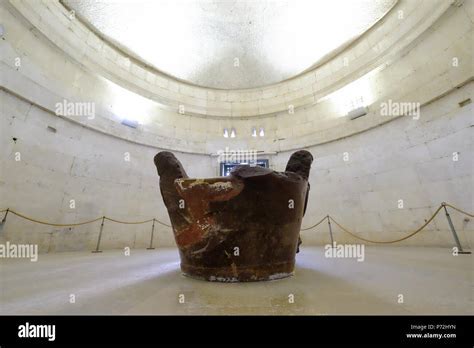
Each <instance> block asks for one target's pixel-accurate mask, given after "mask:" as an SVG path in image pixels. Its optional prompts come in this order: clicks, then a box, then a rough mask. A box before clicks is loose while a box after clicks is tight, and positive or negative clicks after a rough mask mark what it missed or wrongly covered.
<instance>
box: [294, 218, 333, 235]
mask: <svg viewBox="0 0 474 348" xmlns="http://www.w3.org/2000/svg"><path fill="white" fill-rule="evenodd" d="M327 218H329V215H326V216H325V217H323V218H322V219H321V220H320V221H319V222H317V223H315V224H314V225H312V226H309V227H305V228H302V229H301V230H300V231H307V230H310V229H312V228H315V227H318V226H319V225H320V224H321V223H322V222H323V221H324V220H326V219H327Z"/></svg>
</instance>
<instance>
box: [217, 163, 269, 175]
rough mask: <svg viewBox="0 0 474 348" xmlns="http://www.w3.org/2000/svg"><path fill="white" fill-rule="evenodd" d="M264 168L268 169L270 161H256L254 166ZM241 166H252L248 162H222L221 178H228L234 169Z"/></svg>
mask: <svg viewBox="0 0 474 348" xmlns="http://www.w3.org/2000/svg"><path fill="white" fill-rule="evenodd" d="M254 163H255V165H257V166H260V167H263V168H268V167H269V165H268V160H267V159H258V160H256V161H253V163H252V164H254ZM241 165H247V166H248V165H251V164H250V163H248V162H221V176H228V175H229V174H230V172H231V171H232V169H234V168H235V167H237V166H241Z"/></svg>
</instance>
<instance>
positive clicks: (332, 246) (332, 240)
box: [327, 215, 336, 248]
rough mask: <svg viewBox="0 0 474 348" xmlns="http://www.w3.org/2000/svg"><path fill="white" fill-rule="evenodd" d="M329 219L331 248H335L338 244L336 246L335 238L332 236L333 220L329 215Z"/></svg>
mask: <svg viewBox="0 0 474 348" xmlns="http://www.w3.org/2000/svg"><path fill="white" fill-rule="evenodd" d="M327 219H328V227H329V236H330V237H331V248H334V247H335V245H336V244H334V238H333V236H332V227H331V219H330V217H329V215H328V216H327Z"/></svg>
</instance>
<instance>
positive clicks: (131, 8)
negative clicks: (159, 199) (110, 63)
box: [62, 0, 397, 89]
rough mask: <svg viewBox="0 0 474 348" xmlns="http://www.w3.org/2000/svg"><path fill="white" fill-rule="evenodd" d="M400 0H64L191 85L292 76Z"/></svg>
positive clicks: (239, 84) (256, 82)
mask: <svg viewBox="0 0 474 348" xmlns="http://www.w3.org/2000/svg"><path fill="white" fill-rule="evenodd" d="M396 1H397V0H312V1H311V0H273V1H263V0H259V1H256V0H253V1H252V0H236V1H230V0H229V1H224V0H220V1H214V0H212V1H211V0H195V1H184V0H157V1H144V0H137V1H118V0H115V1H110V0H109V1H106V0H63V1H62V2H63V3H64V4H65V5H66V6H68V7H69V8H71V9H73V10H74V11H75V12H76V14H77V15H78V17H80V18H82V19H83V20H84V21H86V22H88V23H89V24H90V25H91V26H92V27H94V28H95V29H96V30H97V31H98V32H100V33H101V34H102V35H103V36H105V37H107V38H108V39H109V40H111V41H112V42H114V43H115V44H117V45H118V46H119V47H121V48H122V49H124V50H125V51H128V52H130V53H131V54H133V55H134V56H135V57H137V58H139V59H141V60H142V61H144V62H145V63H147V64H149V65H151V66H153V67H155V68H156V69H158V70H160V71H161V72H163V73H165V74H168V75H171V76H173V77H175V78H178V79H181V80H184V81H187V82H189V83H192V84H196V85H200V86H205V87H211V88H220V89H241V88H242V89H244V88H253V87H261V86H265V85H269V84H273V83H277V82H280V81H283V80H286V79H288V78H291V77H293V76H295V75H298V74H299V73H301V72H303V71H305V70H306V69H308V68H310V67H311V66H313V65H314V64H315V63H316V62H317V61H318V60H320V59H321V58H323V57H324V56H325V55H327V54H329V53H330V52H332V51H334V50H335V49H337V48H338V47H340V46H341V45H343V44H345V43H348V42H350V41H351V40H353V39H354V38H356V37H357V36H358V35H360V34H361V33H363V32H364V31H365V30H367V29H368V28H369V27H370V26H371V25H373V24H374V23H375V22H376V21H377V20H379V19H380V18H381V17H383V15H384V14H385V13H386V12H387V11H388V10H389V9H390V8H391V7H392V6H393V5H394V3H395V2H396Z"/></svg>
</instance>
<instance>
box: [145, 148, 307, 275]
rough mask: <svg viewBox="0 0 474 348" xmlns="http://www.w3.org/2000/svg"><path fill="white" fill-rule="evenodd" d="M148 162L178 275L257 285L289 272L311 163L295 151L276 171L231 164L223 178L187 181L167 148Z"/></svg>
mask: <svg viewBox="0 0 474 348" xmlns="http://www.w3.org/2000/svg"><path fill="white" fill-rule="evenodd" d="M154 161H155V165H156V167H157V169H158V175H159V176H160V190H161V195H162V197H163V201H164V204H165V206H166V208H167V209H168V214H169V217H170V220H171V224H172V227H173V233H174V236H175V240H176V244H177V245H178V248H179V253H180V257H181V270H182V272H183V273H184V275H186V276H190V277H193V278H199V279H205V280H209V281H223V282H236V281H259V280H272V279H279V278H285V277H288V276H290V275H292V274H293V272H294V266H295V254H296V252H297V250H298V247H299V243H300V242H299V241H300V239H299V232H300V227H301V221H302V218H303V215H304V212H305V209H306V204H307V200H308V192H309V184H308V176H309V171H310V168H311V163H312V161H313V157H312V155H311V154H310V153H309V152H308V151H297V152H295V153H294V154H293V155H292V156H291V157H290V160H289V161H288V164H287V166H286V170H285V171H284V172H276V171H273V170H271V169H268V168H263V167H259V166H238V167H236V168H235V169H234V170H233V171H232V172H231V173H230V175H229V176H227V177H218V178H206V179H192V178H188V176H187V175H186V172H185V171H184V169H183V167H182V165H181V163H180V162H179V161H178V160H177V159H176V157H175V156H174V155H173V154H172V153H171V152H167V151H163V152H160V153H158V154H157V155H156V156H155V158H154Z"/></svg>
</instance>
